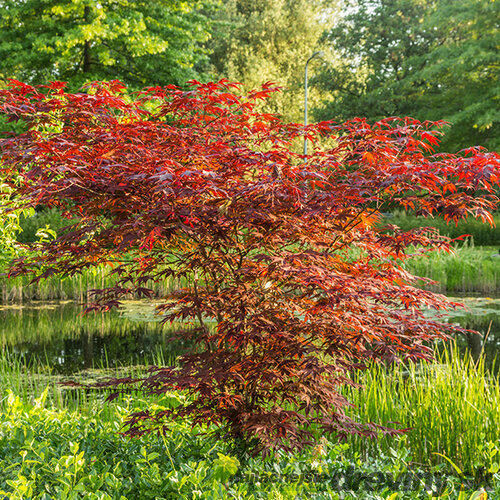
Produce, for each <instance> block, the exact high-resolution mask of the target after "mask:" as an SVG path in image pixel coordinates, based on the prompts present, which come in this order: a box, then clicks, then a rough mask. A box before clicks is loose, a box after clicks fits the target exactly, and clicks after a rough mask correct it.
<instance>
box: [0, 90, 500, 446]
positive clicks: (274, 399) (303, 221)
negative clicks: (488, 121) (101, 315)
mask: <svg viewBox="0 0 500 500" xmlns="http://www.w3.org/2000/svg"><path fill="white" fill-rule="evenodd" d="M237 87H238V86H237V85H235V84H231V83H229V82H227V81H222V82H220V83H218V84H216V83H209V84H199V83H193V84H192V89H191V90H189V91H182V90H179V89H176V88H172V87H171V86H170V87H167V88H160V87H153V88H148V89H145V90H144V91H143V92H141V93H139V94H138V95H137V96H136V98H135V99H134V100H131V99H130V97H129V96H126V97H124V96H123V92H124V90H125V89H124V87H123V85H122V84H120V83H119V82H116V81H115V82H109V83H104V84H99V83H94V84H93V86H92V92H90V93H87V94H84V93H81V94H67V93H65V92H64V90H63V88H62V84H61V83H60V82H55V83H54V84H52V85H51V86H49V88H46V87H38V88H35V87H31V86H29V85H26V84H22V83H20V82H12V83H11V88H10V89H9V90H6V91H0V109H1V110H2V111H3V112H4V113H6V114H7V115H8V116H9V117H10V118H11V119H23V120H24V121H26V122H27V123H28V125H29V130H28V131H27V132H26V133H24V134H20V135H17V136H12V137H10V138H5V139H2V140H1V142H0V146H1V148H2V159H3V161H4V172H5V173H6V174H7V176H8V175H12V174H13V173H16V175H20V176H21V178H22V182H21V183H20V185H19V186H17V192H18V193H19V195H20V197H21V198H20V200H19V201H18V202H17V205H23V206H26V207H30V206H31V207H33V206H36V205H38V204H43V205H49V206H54V205H55V206H60V207H61V208H62V209H63V210H65V212H66V213H67V215H79V216H80V218H79V219H78V220H77V221H76V222H75V224H73V226H72V227H70V228H68V229H67V230H65V232H64V234H61V235H60V236H58V237H57V239H55V240H53V241H42V242H40V243H38V244H36V245H35V246H34V249H36V250H40V251H36V252H33V253H31V254H29V255H27V256H26V257H24V258H22V259H21V260H19V261H18V262H17V264H16V266H15V267H14V268H12V271H11V272H12V274H18V273H26V272H28V273H34V274H35V277H36V280H39V279H43V278H44V277H47V276H50V275H52V274H58V275H74V274H78V273H81V272H83V271H84V270H86V269H88V268H89V267H93V266H101V265H103V264H105V263H108V264H111V265H112V266H113V267H114V269H113V273H114V274H115V275H116V276H117V282H116V284H115V285H114V286H112V287H111V288H107V289H103V290H100V291H99V292H98V300H97V304H96V305H95V306H94V307H95V308H97V309H109V308H111V307H115V306H117V305H119V300H120V298H122V297H126V296H127V295H128V294H129V293H131V292H133V293H137V294H139V295H143V296H146V297H149V296H151V295H152V290H150V289H148V288H147V287H146V286H145V284H146V283H148V282H149V281H150V280H152V281H156V282H161V281H163V280H165V279H166V278H173V279H174V281H179V282H180V280H181V279H182V280H184V283H185V284H186V285H185V286H184V287H183V288H182V289H180V290H179V291H178V292H177V293H176V294H175V295H174V296H172V297H166V298H165V300H164V302H163V304H161V305H160V306H159V307H158V312H159V313H160V314H162V315H163V319H164V320H165V321H179V320H180V321H186V322H188V323H190V324H191V325H192V326H193V327H195V329H194V330H193V331H192V332H191V336H192V337H193V338H194V340H195V343H196V348H195V349H193V351H192V352H190V353H188V354H186V355H184V356H182V358H181V360H180V365H179V366H178V367H169V368H159V369H158V370H155V371H154V372H153V373H151V375H150V376H148V377H147V378H146V379H145V380H143V381H142V383H143V386H142V387H143V388H145V389H146V390H148V391H152V392H154V393H163V392H165V391H169V390H172V389H173V388H177V389H182V390H184V391H185V392H186V394H187V395H188V396H189V397H188V398H187V399H186V400H185V401H184V403H182V404H180V405H179V406H177V407H176V408H172V409H169V410H166V411H161V412H159V413H156V412H155V411H154V410H153V409H150V410H148V411H144V412H141V413H139V414H136V415H133V416H132V418H131V420H130V421H129V425H130V433H131V434H140V433H142V432H144V431H145V430H147V429H148V428H149V425H150V424H151V423H153V424H155V423H159V424H160V425H162V424H163V423H164V419H165V418H166V417H180V416H186V415H188V416H190V417H192V419H193V423H194V424H195V425H200V426H205V425H207V424H209V423H213V424H215V425H217V426H218V427H219V429H220V431H221V432H222V433H223V435H224V436H226V437H228V436H229V437H231V438H233V439H235V440H236V441H239V442H243V443H244V444H245V446H246V447H256V448H257V449H262V450H266V449H269V448H284V449H288V450H291V449H297V448H301V447H303V446H305V445H307V444H310V443H311V442H312V441H313V440H314V438H315V437H317V434H318V433H321V432H326V433H334V434H335V435H337V436H338V437H342V436H345V435H346V434H349V433H350V434H352V433H354V434H359V435H363V436H374V435H376V434H377V432H378V431H380V430H384V429H383V428H381V427H379V426H377V425H361V424H359V423H357V422H356V421H354V420H353V419H350V418H348V417H347V416H346V415H345V414H344V412H343V410H342V408H343V407H344V406H345V405H346V404H347V402H346V400H345V398H344V397H343V396H342V395H341V392H340V388H341V386H342V385H344V384H352V381H351V379H350V377H349V375H350V372H352V371H356V370H358V369H361V368H363V367H365V366H366V365H367V364H368V363H369V362H370V361H373V360H381V359H385V360H389V361H391V360H395V359H410V360H414V359H419V358H429V357H430V356H431V354H432V351H431V348H430V347H429V346H428V345H427V344H426V342H427V341H431V340H433V339H436V338H443V337H446V332H447V331H460V328H459V327H456V326H453V325H450V324H446V323H444V324H443V323H440V322H439V321H434V320H430V319H427V318H426V317H425V315H424V313H423V311H422V309H423V308H425V307H431V308H435V309H443V308H447V307H455V306H456V304H454V303H450V302H449V301H448V300H447V299H446V298H445V297H443V296H440V295H434V294H432V293H431V292H428V291H425V290H422V289H419V288H416V287H415V286H414V285H415V279H416V278H415V277H414V276H412V275H411V274H409V273H408V272H407V271H405V270H404V268H403V266H402V265H401V262H404V261H405V259H407V258H408V253H413V252H420V251H422V252H425V251H426V250H430V249H436V248H440V249H445V250H446V249H449V246H450V241H449V239H447V238H445V237H441V236H439V235H438V234H437V233H436V232H435V231H433V230H432V229H430V228H416V229H413V230H410V231H407V232H404V231H400V230H399V229H398V228H397V227H395V226H388V227H386V228H385V229H383V228H380V227H379V226H377V225H376V222H377V220H378V213H379V211H382V210H384V208H385V207H387V206H388V205H389V204H391V205H400V206H403V207H405V208H408V209H410V210H414V211H416V212H417V213H419V214H422V215H430V214H435V213H440V214H441V215H442V216H444V218H445V219H446V220H449V221H457V220H460V219H462V218H465V217H467V216H469V215H470V216H474V217H478V218H481V219H482V220H483V221H488V222H490V223H491V221H492V218H491V214H490V211H491V210H493V209H494V208H495V207H496V206H497V203H498V197H497V196H496V195H495V193H494V192H493V187H494V186H498V184H499V177H500V161H499V156H498V155H497V154H494V153H490V154H489V153H486V152H484V151H481V150H477V149H471V150H469V151H468V152H467V154H466V155H465V156H464V157H462V156H456V155H449V154H442V155H439V154H438V155H434V156H427V155H426V153H427V152H431V151H432V145H435V144H437V142H438V141H437V139H436V135H437V134H438V131H436V130H435V127H437V126H439V125H440V124H439V123H437V124H432V123H420V122H418V121H416V120H411V119H405V120H400V119H387V120H383V121H381V122H379V123H376V124H375V125H373V126H370V125H369V124H368V123H367V122H366V121H365V120H353V121H350V122H347V123H345V124H343V125H338V126H334V125H332V124H331V123H321V124H316V125H311V126H310V127H309V128H308V133H309V135H310V136H311V138H312V139H313V138H314V137H315V136H318V135H324V134H332V135H333V136H334V138H335V142H336V147H335V148H330V149H329V150H327V151H317V152H315V153H314V154H312V155H310V156H302V155H300V154H297V153H294V152H293V150H291V149H290V144H291V143H292V141H293V140H294V139H295V138H297V137H302V134H303V128H302V127H300V126H297V125H295V124H289V125H287V124H283V123H282V122H280V120H278V119H276V118H275V117H274V116H273V115H269V114H262V113H259V112H257V111H256V103H257V102H258V101H259V100H260V99H265V98H267V97H269V96H270V95H271V94H272V93H273V92H274V91H275V90H276V89H274V88H272V87H270V86H269V85H267V86H265V87H264V88H263V89H262V90H260V91H255V92H252V93H251V94H250V95H248V96H245V95H243V96H241V95H238V94H237V93H236V94H235V93H234V92H235V88H237ZM479 192H481V193H482V196H478V194H477V193H479ZM415 248H417V249H415ZM408 249H411V250H408ZM185 335H188V334H185ZM137 382H138V381H137V380H128V379H127V380H118V381H111V382H109V385H112V386H114V387H115V388H116V386H117V384H123V383H131V384H134V383H137ZM139 382H141V381H139ZM385 430H386V431H388V432H391V431H389V430H387V429H385Z"/></svg>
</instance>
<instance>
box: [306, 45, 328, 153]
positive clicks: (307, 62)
mask: <svg viewBox="0 0 500 500" xmlns="http://www.w3.org/2000/svg"><path fill="white" fill-rule="evenodd" d="M323 55H324V52H323V51H322V50H320V51H318V52H314V54H313V55H312V56H311V57H310V58H309V59H308V60H307V61H306V69H305V75H304V76H305V78H304V126H307V65H308V64H309V61H311V60H312V59H314V58H315V57H323ZM304 154H305V155H306V154H307V137H304Z"/></svg>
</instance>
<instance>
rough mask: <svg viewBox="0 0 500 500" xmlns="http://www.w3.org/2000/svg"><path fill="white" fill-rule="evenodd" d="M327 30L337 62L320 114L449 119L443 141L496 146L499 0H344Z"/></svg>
mask: <svg viewBox="0 0 500 500" xmlns="http://www.w3.org/2000/svg"><path fill="white" fill-rule="evenodd" d="M345 6H346V8H345V10H344V15H343V16H342V18H341V19H339V20H338V22H337V23H336V26H335V27H334V28H333V29H332V30H331V31H330V32H329V33H328V40H329V42H330V43H331V44H332V47H333V48H334V49H336V50H338V52H339V55H340V57H339V63H338V65H337V66H336V67H332V68H330V69H328V70H326V71H325V72H324V74H323V75H322V77H321V83H322V85H323V86H324V87H325V88H328V89H330V90H332V91H333V92H335V96H334V99H332V100H331V102H329V103H326V104H324V105H323V106H322V107H321V109H320V110H318V117H320V118H322V119H338V120H344V119H347V118H352V117H354V116H364V117H367V118H368V119H370V120H372V121H374V120H377V119H380V118H382V117H384V116H391V115H408V116H414V117H416V118H418V119H420V120H426V119H429V120H436V119H444V120H447V121H449V122H451V123H452V126H451V129H450V130H449V131H447V133H446V137H445V138H444V139H443V146H444V147H446V148H448V149H452V150H456V149H461V148H464V147H466V146H470V145H473V144H480V145H483V146H486V147H489V148H490V149H495V148H497V147H498V146H499V145H500V139H499V128H498V123H499V115H500V114H499V111H498V109H499V107H498V96H499V95H500V92H499V91H500V85H499V66H500V56H499V52H498V46H499V37H500V32H499V30H498V18H499V16H500V4H499V3H498V2H491V1H489V0H346V2H345Z"/></svg>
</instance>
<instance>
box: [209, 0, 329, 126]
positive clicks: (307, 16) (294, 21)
mask: <svg viewBox="0 0 500 500" xmlns="http://www.w3.org/2000/svg"><path fill="white" fill-rule="evenodd" d="M329 3H331V4H334V3H336V2H329ZM324 9H325V2H324V1H323V0H314V1H310V0H254V1H252V2H248V1H246V0H223V7H222V8H221V9H220V10H219V11H218V12H217V18H216V24H215V31H214V32H213V36H212V39H211V41H210V43H209V48H210V50H211V52H212V54H211V56H210V61H211V63H212V66H213V72H214V73H215V74H216V75H219V77H224V78H229V79H230V80H234V81H238V82H241V83H243V84H244V85H245V87H246V88H247V89H252V88H256V87H258V86H260V85H261V84H262V83H263V82H265V81H271V82H275V83H278V84H279V85H281V86H282V87H283V92H282V93H281V94H280V95H279V96H276V97H275V99H273V100H272V102H269V103H267V105H266V110H268V111H271V112H277V113H279V114H280V115H282V116H283V117H284V118H285V120H287V121H296V122H300V121H301V120H302V117H303V112H304V108H303V101H304V65H305V63H306V60H307V59H308V57H309V56H310V55H311V54H312V53H313V52H314V51H315V50H318V48H319V47H320V41H321V38H322V36H323V32H324V31H325V29H326V28H327V27H328V26H329V25H330V22H331V18H330V17H328V16H324V15H323V14H324V12H325V10H324ZM323 93H325V92H324V91H323ZM320 99H321V96H320V92H319V90H318V89H317V88H313V89H312V93H311V102H312V103H314V102H317V103H319V100H320Z"/></svg>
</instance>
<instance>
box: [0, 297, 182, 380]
mask: <svg viewBox="0 0 500 500" xmlns="http://www.w3.org/2000/svg"><path fill="white" fill-rule="evenodd" d="M182 328H184V329H186V327H185V326H182V325H178V324H177V325H176V324H174V325H168V326H163V325H161V324H160V323H159V318H155V317H154V309H153V306H152V305H149V304H143V303H142V304H141V303H134V302H132V303H129V304H127V305H126V307H125V308H123V309H122V310H120V311H111V312H107V313H97V314H94V313H91V314H88V315H86V316H83V315H82V307H80V306H78V305H75V304H74V303H73V302H66V303H42V304H31V305H29V306H24V307H20V306H18V307H4V308H1V309H0V348H2V349H7V350H9V351H10V352H12V353H14V354H16V355H17V356H20V357H21V359H23V361H24V362H25V363H26V364H29V363H33V362H41V363H43V364H45V365H48V366H50V367H52V370H53V372H54V373H61V374H70V373H75V372H77V371H79V370H82V369H86V368H100V367H110V368H111V367H116V366H128V365H138V364H154V363H155V362H156V361H157V359H158V356H161V357H162V358H163V359H164V360H165V361H166V362H168V361H169V359H171V358H175V357H177V356H179V355H180V354H182V353H183V352H185V351H186V350H187V348H188V346H189V345H190V343H189V341H187V340H183V339H182V338H181V339H176V340H171V338H172V333H173V332H176V333H177V332H179V330H181V329H182Z"/></svg>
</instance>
